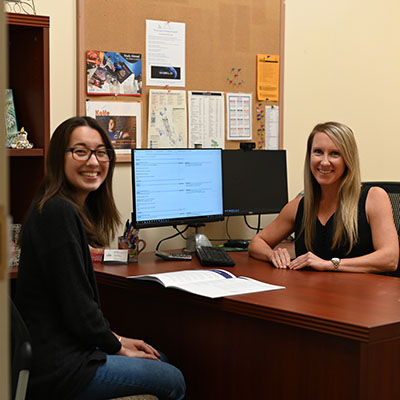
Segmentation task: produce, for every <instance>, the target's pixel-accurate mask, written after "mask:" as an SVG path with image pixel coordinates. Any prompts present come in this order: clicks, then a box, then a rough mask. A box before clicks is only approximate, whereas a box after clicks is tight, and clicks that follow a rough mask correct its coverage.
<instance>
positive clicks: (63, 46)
mask: <svg viewBox="0 0 400 400" xmlns="http://www.w3.org/2000/svg"><path fill="white" fill-rule="evenodd" d="M34 2H35V8H36V14H38V15H47V16H49V17H50V132H53V131H54V130H55V128H56V127H57V126H58V125H59V124H60V123H61V122H62V121H64V120H65V119H67V118H70V117H72V116H74V115H75V112H76V111H75V110H76V106H75V99H76V78H75V77H76V54H75V49H76V14H75V1H74V0H61V1H60V0H58V1H53V0H34Z"/></svg>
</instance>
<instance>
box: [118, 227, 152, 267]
mask: <svg viewBox="0 0 400 400" xmlns="http://www.w3.org/2000/svg"><path fill="white" fill-rule="evenodd" d="M118 248H119V249H127V250H128V262H130V263H137V262H138V259H139V254H140V253H141V252H142V251H143V250H144V249H145V248H146V242H145V241H144V240H143V239H139V231H138V230H134V231H133V232H132V233H131V234H130V235H129V236H119V237H118Z"/></svg>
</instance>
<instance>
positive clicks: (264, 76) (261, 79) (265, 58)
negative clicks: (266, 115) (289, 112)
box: [257, 54, 279, 101]
mask: <svg viewBox="0 0 400 400" xmlns="http://www.w3.org/2000/svg"><path fill="white" fill-rule="evenodd" d="M257 100H258V101H265V100H266V101H279V56H278V55H271V54H257Z"/></svg>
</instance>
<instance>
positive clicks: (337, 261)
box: [331, 257, 340, 271]
mask: <svg viewBox="0 0 400 400" xmlns="http://www.w3.org/2000/svg"><path fill="white" fill-rule="evenodd" d="M331 262H332V264H333V269H334V270H335V271H337V270H338V269H339V264H340V258H337V257H333V258H332V259H331Z"/></svg>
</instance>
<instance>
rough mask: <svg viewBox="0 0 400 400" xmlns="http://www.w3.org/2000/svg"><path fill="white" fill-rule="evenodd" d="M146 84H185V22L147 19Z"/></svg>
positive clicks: (179, 85)
mask: <svg viewBox="0 0 400 400" xmlns="http://www.w3.org/2000/svg"><path fill="white" fill-rule="evenodd" d="M146 85H147V86H177V87H184V86H185V24H184V23H181V22H170V21H153V20H149V19H148V20H146Z"/></svg>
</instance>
